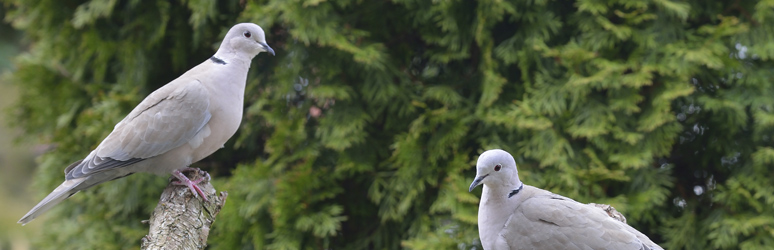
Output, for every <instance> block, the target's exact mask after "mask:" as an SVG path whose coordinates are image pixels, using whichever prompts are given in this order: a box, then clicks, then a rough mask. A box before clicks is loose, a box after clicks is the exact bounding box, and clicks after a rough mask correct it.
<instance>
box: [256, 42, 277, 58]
mask: <svg viewBox="0 0 774 250" xmlns="http://www.w3.org/2000/svg"><path fill="white" fill-rule="evenodd" d="M258 44H260V45H261V46H263V51H266V52H268V53H269V54H271V55H272V56H273V55H274V50H273V49H272V48H271V47H269V45H268V44H266V43H261V42H259V43H258Z"/></svg>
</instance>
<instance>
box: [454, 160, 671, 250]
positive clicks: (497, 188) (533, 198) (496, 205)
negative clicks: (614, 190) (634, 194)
mask: <svg viewBox="0 0 774 250" xmlns="http://www.w3.org/2000/svg"><path fill="white" fill-rule="evenodd" d="M480 184H484V192H483V193H482V194H481V203H480V204H479V208H478V234H479V237H480V238H481V244H482V245H483V247H484V249H487V250H503V249H546V250H549V249H615V250H624V249H643V250H646V249H661V250H663V248H661V247H659V246H658V245H656V244H655V243H653V241H651V240H650V239H648V237H647V236H645V235H644V234H642V233H640V232H639V231H637V230H636V229H634V228H632V227H631V226H629V225H627V224H626V223H624V222H622V221H620V219H615V218H612V217H610V216H608V214H607V212H605V210H603V209H601V208H599V207H596V206H593V205H589V204H583V203H579V202H577V201H574V200H572V199H570V198H567V197H564V196H561V195H557V194H554V193H551V192H549V191H546V190H543V189H539V188H536V187H532V186H528V185H524V184H523V183H521V181H520V180H519V175H518V170H517V169H516V161H514V160H513V156H511V154H509V153H508V152H505V151H503V150H499V149H494V150H488V151H486V152H484V153H483V154H481V156H480V157H479V158H478V163H477V164H476V178H475V179H474V181H473V183H472V184H471V185H470V189H468V191H473V189H474V188H475V187H476V186H478V185H480Z"/></svg>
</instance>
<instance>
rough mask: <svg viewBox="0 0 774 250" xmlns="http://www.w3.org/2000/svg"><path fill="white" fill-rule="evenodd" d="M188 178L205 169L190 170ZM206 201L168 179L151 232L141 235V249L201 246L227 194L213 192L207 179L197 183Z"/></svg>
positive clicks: (202, 246)
mask: <svg viewBox="0 0 774 250" xmlns="http://www.w3.org/2000/svg"><path fill="white" fill-rule="evenodd" d="M191 172H192V173H193V174H191V176H189V178H190V179H195V178H200V177H202V176H203V175H202V174H206V173H205V172H204V171H191ZM198 186H199V188H201V190H202V192H204V193H205V194H206V195H207V198H208V201H204V200H203V199H202V198H200V197H195V196H194V195H193V194H192V193H191V190H189V189H188V187H186V186H181V185H176V184H172V183H171V182H170V184H169V185H167V188H166V189H164V192H163V193H161V199H160V200H159V203H158V205H157V206H156V209H154V210H153V215H151V218H150V220H148V221H145V222H148V223H149V224H150V232H149V233H148V235H146V236H145V237H143V238H142V245H141V248H142V249H143V250H157V249H204V248H205V247H206V246H207V237H208V235H209V233H210V228H211V226H212V223H213V222H214V221H215V216H217V215H218V213H220V210H221V209H222V208H223V206H224V205H225V204H226V197H227V196H228V193H226V192H220V194H219V195H216V191H215V188H214V187H213V186H212V184H211V183H210V182H201V183H199V185H198Z"/></svg>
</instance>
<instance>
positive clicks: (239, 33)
mask: <svg viewBox="0 0 774 250" xmlns="http://www.w3.org/2000/svg"><path fill="white" fill-rule="evenodd" d="M261 52H269V53H270V54H272V55H274V50H273V49H272V48H271V47H269V44H267V43H266V35H265V34H264V33H263V29H261V26H258V25H256V24H254V23H240V24H237V25H234V27H231V29H230V30H229V31H228V33H227V34H226V37H225V38H223V43H221V44H220V48H219V49H218V52H217V53H215V54H216V55H218V54H221V55H222V56H225V55H224V54H230V55H232V56H234V55H247V56H249V59H253V57H255V56H256V55H258V53H261Z"/></svg>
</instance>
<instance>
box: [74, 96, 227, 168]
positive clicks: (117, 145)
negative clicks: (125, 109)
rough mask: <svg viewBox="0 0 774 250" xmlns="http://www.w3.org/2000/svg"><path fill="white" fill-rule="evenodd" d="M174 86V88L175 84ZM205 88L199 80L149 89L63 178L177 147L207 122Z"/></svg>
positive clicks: (142, 158) (116, 165) (161, 152)
mask: <svg viewBox="0 0 774 250" xmlns="http://www.w3.org/2000/svg"><path fill="white" fill-rule="evenodd" d="M175 87H177V88H175ZM209 105H210V103H209V98H208V95H207V89H206V88H205V87H204V86H203V85H202V84H201V83H200V82H199V81H193V82H190V83H188V84H185V85H181V84H176V85H175V84H172V83H170V84H167V85H166V86H164V87H162V88H160V89H158V90H156V91H154V92H153V93H151V94H150V95H149V96H148V97H147V98H145V100H143V101H142V102H141V103H140V104H139V105H137V107H135V108H134V110H132V112H130V113H129V114H128V115H127V116H126V117H125V118H124V119H123V120H122V121H121V122H119V123H118V124H116V126H115V128H114V129H113V132H111V133H110V135H108V136H107V137H106V138H105V140H103V141H102V143H100V145H99V146H97V148H96V149H95V150H94V151H92V153H91V154H89V156H87V157H86V158H85V159H83V160H82V161H81V162H79V163H78V164H77V165H74V166H70V167H68V169H67V170H66V172H67V173H66V178H67V179H72V178H79V177H82V176H87V175H90V174H94V173H97V172H101V171H104V170H107V169H115V168H119V167H124V166H128V165H131V164H134V163H137V162H139V161H142V160H145V159H148V158H151V157H154V156H157V155H160V154H163V153H166V152H168V151H169V150H172V149H174V148H177V147H180V146H181V145H183V144H185V143H187V142H188V141H189V140H191V139H192V138H194V137H195V135H196V134H197V133H199V131H201V130H202V128H203V127H204V126H205V125H206V124H207V122H209V120H210V118H211V117H212V114H210V111H209Z"/></svg>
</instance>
